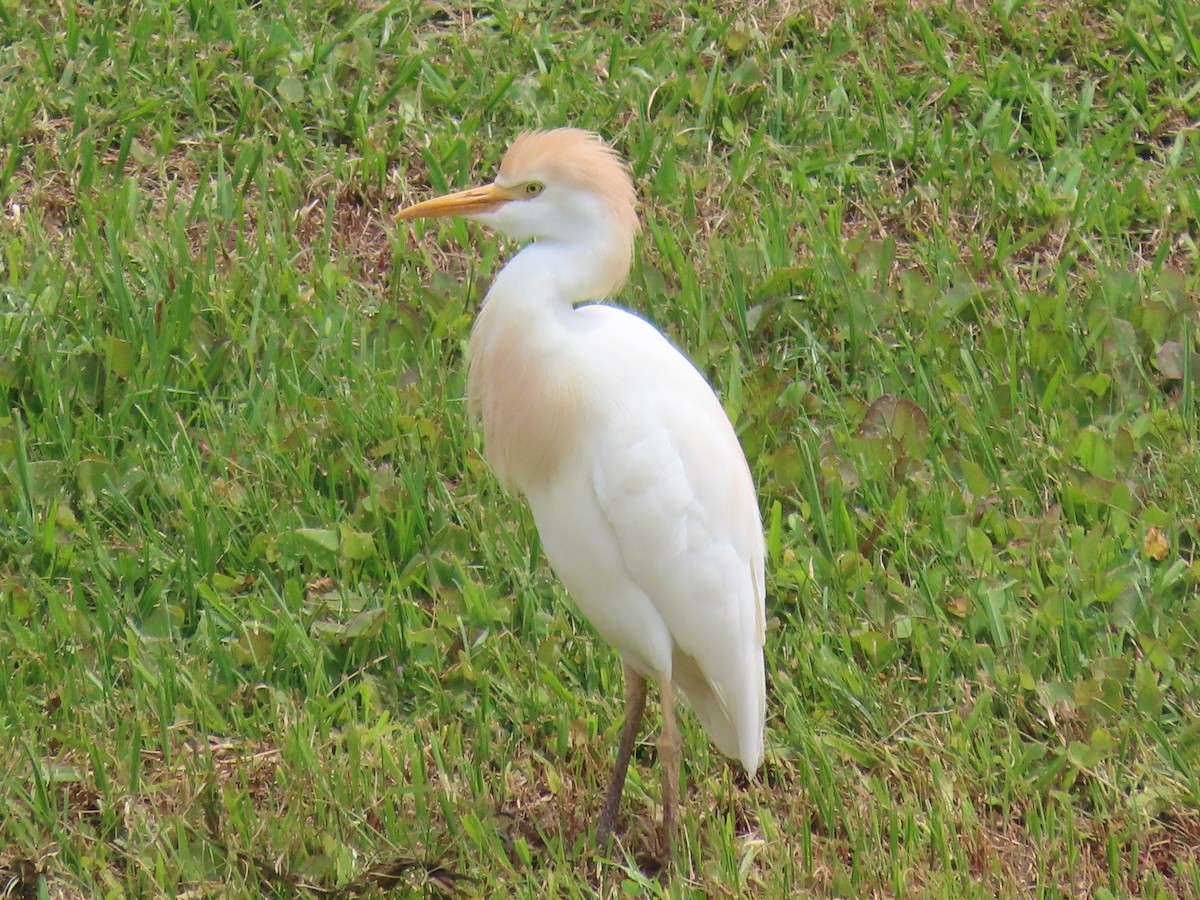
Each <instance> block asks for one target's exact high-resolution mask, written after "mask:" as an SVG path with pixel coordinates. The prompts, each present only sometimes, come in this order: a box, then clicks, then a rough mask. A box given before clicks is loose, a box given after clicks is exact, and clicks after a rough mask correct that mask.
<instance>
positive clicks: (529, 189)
mask: <svg viewBox="0 0 1200 900" xmlns="http://www.w3.org/2000/svg"><path fill="white" fill-rule="evenodd" d="M545 187H546V186H545V185H544V184H542V183H541V182H540V181H530V182H527V183H526V185H525V188H524V190H525V196H526V197H536V196H537V195H538V194H540V193H541V192H542V191H543V190H544V189H545Z"/></svg>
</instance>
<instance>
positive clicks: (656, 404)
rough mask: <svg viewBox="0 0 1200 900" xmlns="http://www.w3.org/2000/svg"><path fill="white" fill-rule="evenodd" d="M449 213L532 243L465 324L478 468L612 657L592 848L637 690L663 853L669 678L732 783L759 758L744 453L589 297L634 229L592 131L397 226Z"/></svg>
mask: <svg viewBox="0 0 1200 900" xmlns="http://www.w3.org/2000/svg"><path fill="white" fill-rule="evenodd" d="M451 215H461V216H466V217H468V218H471V219H474V220H476V221H479V222H481V223H482V224H484V225H486V226H488V227H489V228H494V229H496V230H498V231H501V232H503V233H505V234H507V235H509V236H511V237H513V238H516V239H518V240H529V239H532V241H533V243H530V244H528V245H527V246H525V247H524V248H523V249H522V250H521V251H520V252H519V253H517V254H516V256H514V257H513V258H512V259H511V260H510V261H509V262H508V264H507V265H506V266H505V267H504V268H503V269H502V270H501V271H500V273H499V274H498V275H497V276H496V277H495V280H494V282H493V283H492V287H491V289H490V290H489V291H488V293H487V297H486V298H485V300H484V304H483V308H482V310H481V311H480V313H479V316H478V318H477V319H476V322H475V326H474V329H473V330H472V332H471V339H470V345H469V349H468V355H469V360H470V363H469V365H470V368H469V374H468V381H467V392H468V399H469V403H470V407H471V409H472V411H473V412H474V414H475V415H476V416H477V417H478V418H479V419H480V420H481V421H482V425H483V442H484V453H485V456H486V457H487V460H488V462H489V464H490V465H491V467H492V469H493V470H494V471H495V473H496V475H497V476H498V477H499V479H500V481H501V482H502V483H503V484H504V485H505V486H506V487H508V488H510V489H513V490H516V491H518V492H519V493H521V494H523V495H524V496H525V498H526V500H527V501H528V503H529V506H530V509H531V510H532V512H533V518H534V521H535V522H536V524H537V529H538V533H539V535H540V536H541V540H542V544H543V546H544V547H545V551H546V556H547V558H548V559H549V561H550V564H551V566H552V567H553V568H554V571H555V572H556V573H557V574H558V577H559V578H560V579H561V580H562V582H563V584H564V585H565V587H566V589H567V592H568V593H569V594H570V595H571V597H572V598H574V600H575V602H576V603H577V604H578V606H579V608H580V610H581V611H582V612H583V614H584V615H585V616H586V617H587V618H588V620H589V621H590V622H591V623H592V625H593V626H594V627H595V629H596V631H598V632H599V633H600V634H601V635H602V636H603V637H604V638H605V639H606V640H608V641H609V643H611V644H612V645H613V646H614V647H615V648H616V649H617V651H618V652H619V653H620V654H621V658H622V661H623V662H624V667H625V694H626V704H627V709H626V716H625V723H624V725H623V726H622V729H621V736H620V742H619V745H618V748H617V758H616V765H615V767H614V770H613V774H612V779H611V781H610V784H609V788H608V792H607V794H606V796H605V800H604V806H603V809H602V811H601V815H600V821H599V824H598V827H597V837H598V838H599V840H600V841H601V842H605V841H607V840H608V838H609V837H610V835H611V833H612V829H613V826H614V823H615V821H616V816H617V809H618V807H619V805H620V800H621V793H622V791H623V788H624V783H625V775H626V772H627V769H628V765H629V758H630V755H631V753H632V751H633V745H634V741H635V740H636V738H637V734H638V728H639V725H640V722H641V719H642V713H643V711H644V709H645V704H646V683H647V680H653V681H655V682H657V684H658V688H659V694H660V700H661V703H662V731H661V734H660V736H659V738H658V749H659V762H660V764H661V766H662V807H663V821H662V850H663V853H664V854H669V847H670V838H671V833H672V830H673V822H674V818H675V807H676V803H677V799H678V790H679V784H678V783H679V760H680V741H679V732H678V729H677V727H676V723H675V713H674V696H675V693H674V691H675V687H676V686H677V687H679V688H681V689H682V690H683V693H684V694H685V695H686V696H687V698H688V700H690V701H691V705H692V706H693V707H694V708H695V710H696V713H697V715H698V716H699V718H700V721H701V723H702V724H703V725H704V728H705V730H706V732H707V733H708V736H709V737H710V738H711V739H712V741H713V743H715V744H716V745H717V747H718V748H719V749H720V750H721V751H722V752H723V753H724V754H726V755H727V756H731V757H734V758H736V759H738V760H740V761H741V763H742V765H743V766H744V767H745V770H746V772H747V773H748V774H750V775H753V774H754V772H755V770H756V769H757V768H758V766H759V764H760V763H761V762H762V756H763V721H764V714H765V706H766V691H765V686H764V680H763V649H762V648H763V638H764V630H765V616H764V598H765V590H764V574H763V556H764V542H763V531H762V521H761V519H760V517H759V510H758V503H757V500H756V498H755V491H754V484H753V482H752V480H751V476H750V470H749V467H748V466H747V464H746V458H745V455H744V454H743V453H742V449H741V447H740V445H739V444H738V440H737V437H736V435H735V434H734V430H733V427H732V426H731V425H730V422H729V419H728V417H727V416H726V415H725V411H724V410H723V408H722V407H721V403H720V401H719V400H718V399H717V397H716V395H715V394H714V393H713V390H712V388H710V387H709V385H708V384H707V382H705V380H704V378H703V376H702V375H701V374H700V373H699V372H698V371H697V370H696V368H695V367H694V366H693V365H692V363H691V362H689V361H688V359H687V358H686V357H685V356H684V355H683V354H682V353H680V352H679V350H677V349H676V348H675V347H674V346H673V345H672V344H671V343H670V342H669V341H668V340H667V339H666V338H665V337H663V335H662V334H661V333H660V332H659V331H657V330H656V329H655V328H654V326H652V325H650V324H649V323H648V322H646V321H645V320H644V319H642V318H640V317H639V316H636V315H634V314H633V313H630V312H626V311H625V310H621V309H617V308H615V307H612V306H608V305H605V304H603V303H600V302H592V303H589V301H603V300H605V299H606V298H608V297H609V296H610V295H611V294H612V293H613V292H614V291H615V290H616V289H617V288H618V287H620V285H621V284H622V283H623V282H624V281H625V278H626V276H627V275H628V273H629V267H630V263H631V259H632V254H633V241H634V236H635V234H636V233H637V231H638V219H637V214H636V212H635V210H634V190H633V183H632V181H631V180H630V177H629V174H628V172H627V171H626V169H625V167H624V165H623V164H622V163H621V161H620V160H619V159H618V158H617V156H616V155H615V153H614V152H613V151H612V150H611V149H610V148H609V147H608V146H606V145H605V144H604V143H603V142H602V141H601V140H600V139H599V138H598V137H597V136H596V135H594V134H591V133H589V132H586V131H581V130H579V129H575V128H560V129H556V130H554V131H543V132H533V133H527V134H522V135H521V136H520V137H518V138H517V139H516V141H515V142H514V143H513V145H512V147H511V148H510V149H509V150H508V153H507V154H506V155H505V157H504V160H503V162H502V163H501V165H500V171H499V174H498V175H497V177H496V179H495V181H494V182H493V183H491V184H489V185H486V186H484V187H479V188H474V189H471V190H466V191H460V192H458V193H454V194H449V195H447V196H444V197H438V198H436V199H432V200H426V201H425V202H423V203H418V204H416V205H415V206H411V207H409V208H407V209H404V210H402V211H401V212H399V213H398V214H397V218H399V219H416V218H421V217H429V216H451ZM576 304H586V305H582V306H577V305H576Z"/></svg>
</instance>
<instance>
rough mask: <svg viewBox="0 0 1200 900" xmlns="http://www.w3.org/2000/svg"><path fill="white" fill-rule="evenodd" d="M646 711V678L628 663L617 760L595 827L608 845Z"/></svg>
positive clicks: (599, 840) (598, 840) (597, 837)
mask: <svg viewBox="0 0 1200 900" xmlns="http://www.w3.org/2000/svg"><path fill="white" fill-rule="evenodd" d="M645 711H646V679H645V678H643V677H642V676H641V675H639V674H638V673H637V672H635V671H633V669H631V668H629V666H626V667H625V724H624V725H622V726H621V742H620V744H618V745H617V763H616V765H615V766H613V773H612V780H611V781H609V783H608V793H607V794H605V795H604V808H603V809H602V810H601V811H600V824H599V826H598V827H597V828H596V840H597V842H598V843H600V844H607V843H608V839H609V838H610V837H612V830H613V825H615V824H616V821H617V810H618V809H619V808H620V806H621V794H622V792H623V791H624V790H625V773H626V772H628V771H629V758H630V757H631V756H633V742H634V741H636V740H637V733H638V728H639V727H640V726H641V724H642V714H643V713H644V712H645Z"/></svg>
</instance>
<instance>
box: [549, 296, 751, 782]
mask: <svg viewBox="0 0 1200 900" xmlns="http://www.w3.org/2000/svg"><path fill="white" fill-rule="evenodd" d="M575 316H576V317H579V322H580V325H581V327H583V328H584V329H585V331H586V335H587V340H586V344H587V347H588V354H589V355H593V356H594V357H595V362H596V366H595V372H596V374H595V378H596V379H599V380H606V381H608V382H610V383H608V384H605V385H604V386H603V387H604V388H605V389H604V390H598V391H597V394H598V395H603V396H606V397H612V398H615V400H614V402H613V404H612V406H611V408H606V409H605V410H603V415H601V416H599V417H597V419H596V421H595V422H594V424H593V426H592V429H591V431H590V432H589V434H588V437H587V440H586V441H585V442H584V446H585V448H586V451H585V453H584V456H585V457H586V458H585V459H579V460H576V461H573V463H572V464H571V465H570V466H568V467H567V471H564V472H563V473H562V475H561V476H559V477H556V478H555V479H554V484H553V485H552V486H551V488H550V489H549V490H547V491H541V492H539V491H537V490H535V491H533V492H531V493H530V495H529V500H530V504H531V507H532V508H533V511H534V515H535V518H536V519H537V522H538V530H539V532H540V533H541V535H542V539H543V543H544V545H545V547H546V552H547V556H548V557H549V558H550V561H551V564H552V565H553V566H554V568H555V570H556V571H557V572H558V574H559V577H560V578H561V579H562V580H563V582H564V584H565V585H566V586H567V589H568V591H569V592H570V593H571V594H572V596H573V597H574V598H575V600H576V602H577V603H578V604H579V605H580V608H581V609H582V610H583V611H584V613H585V615H587V616H588V617H589V619H591V620H592V622H593V624H595V625H596V627H597V630H599V631H600V632H601V634H602V635H604V637H606V638H607V639H608V640H610V641H611V642H612V643H613V644H614V646H616V647H617V649H618V650H619V651H620V652H621V653H622V655H623V656H624V657H625V659H626V661H627V662H628V663H629V664H630V665H632V666H634V668H636V669H639V671H641V672H642V674H643V675H645V676H647V677H649V678H654V677H656V676H657V674H658V672H656V671H648V669H651V668H657V669H658V671H659V672H670V674H671V677H672V680H673V681H675V683H676V684H678V685H679V686H680V687H681V688H682V689H683V690H684V692H685V693H686V694H687V695H688V698H689V700H690V701H691V703H692V705H693V706H694V707H695V709H696V711H697V714H698V715H699V717H700V720H701V722H702V723H703V724H704V726H705V729H706V730H707V732H708V734H709V736H710V737H711V738H712V740H713V742H714V743H715V744H716V745H717V746H718V747H719V748H720V749H721V751H722V752H724V753H726V754H727V755H730V756H734V757H737V758H739V759H741V760H742V763H743V765H744V766H745V768H746V769H747V770H748V771H749V772H751V773H753V772H754V771H755V770H756V769H757V767H758V765H759V763H760V761H761V759H762V732H763V719H764V713H765V702H766V701H765V690H764V684H763V658H762V646H763V638H764V629H765V623H764V618H765V616H764V596H765V590H764V585H765V582H764V575H763V556H764V545H763V535H762V525H761V520H760V518H759V513H758V505H757V501H756V499H755V494H754V487H753V483H752V480H751V477H750V472H749V468H748V467H747V465H746V459H745V456H744V454H743V453H742V449H741V446H740V445H739V444H738V441H737V437H736V435H735V434H734V431H733V427H732V426H731V425H730V423H729V420H728V418H727V417H726V416H725V412H724V410H723V409H722V407H721V404H720V402H719V401H718V400H717V398H716V396H715V395H714V394H713V392H712V389H711V388H710V387H709V386H708V384H707V383H706V382H705V381H704V379H703V377H702V376H701V375H700V374H699V372H697V371H696V369H695V368H694V367H693V366H692V364H691V363H690V362H688V361H687V359H686V358H685V357H684V356H682V354H680V353H679V351H678V350H676V349H675V348H674V347H673V346H672V345H671V344H670V343H669V342H668V341H667V340H666V339H665V338H664V337H663V336H662V335H661V334H659V333H658V332H657V331H656V330H655V329H654V328H653V327H652V326H651V325H649V324H648V323H646V322H645V321H643V320H641V319H639V318H637V317H636V316H633V315H632V314H629V313H625V312H623V311H621V310H617V309H614V308H612V307H605V306H593V307H584V308H581V309H578V310H576V311H575ZM576 463H577V464H576ZM568 522H569V523H570V525H569V526H568V524H567V523H568ZM568 527H569V528H571V530H574V529H576V528H579V527H582V528H583V529H585V530H586V532H587V534H586V536H585V535H583V534H580V533H579V532H578V531H576V532H575V533H574V534H571V533H568V532H567V531H565V530H564V529H566V528H568ZM664 626H665V627H664ZM659 634H662V639H661V640H660V639H659V637H658V636H659ZM668 636H669V637H668ZM664 657H665V658H664Z"/></svg>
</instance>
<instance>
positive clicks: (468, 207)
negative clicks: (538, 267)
mask: <svg viewBox="0 0 1200 900" xmlns="http://www.w3.org/2000/svg"><path fill="white" fill-rule="evenodd" d="M433 216H467V217H468V218H472V219H476V220H478V221H479V222H481V223H483V224H484V225H487V226H489V227H491V228H495V229H496V230H498V231H501V232H503V233H505V234H507V235H509V236H511V237H514V238H517V239H518V240H527V239H529V238H533V239H535V240H546V241H563V242H567V243H575V242H602V243H610V242H611V243H612V244H614V245H615V247H614V249H621V250H623V251H624V252H625V253H626V254H627V253H629V252H630V250H631V248H632V243H633V237H634V235H635V234H636V233H637V230H638V220H637V213H636V211H635V209H634V191H633V182H632V181H631V180H630V177H629V172H628V171H627V170H626V168H625V166H624V165H623V164H622V163H621V160H620V159H619V158H618V157H617V155H616V153H614V152H613V150H612V149H611V148H610V147H609V146H608V145H607V144H605V143H604V142H603V141H601V140H600V138H599V137H598V136H597V135H595V134H592V133H591V132H588V131H583V130H581V129H579V128H556V129H554V130H553V131H531V132H526V133H525V134H522V135H521V136H520V137H518V138H517V139H516V140H515V141H514V142H513V144H512V146H511V147H509V148H508V152H507V153H506V154H505V155H504V160H503V162H501V163H500V171H499V172H498V173H497V175H496V180H495V181H493V182H492V183H491V184H488V185H484V186H483V187H478V188H471V189H469V190H465V191H459V192H457V193H454V194H447V195H446V196H444V197H436V198H434V199H432V200H426V201H424V202H423V203H417V204H415V205H414V206H410V207H407V208H406V209H402V210H401V211H400V212H399V213H397V214H396V218H397V219H401V220H407V219H419V218H427V217H433Z"/></svg>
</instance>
